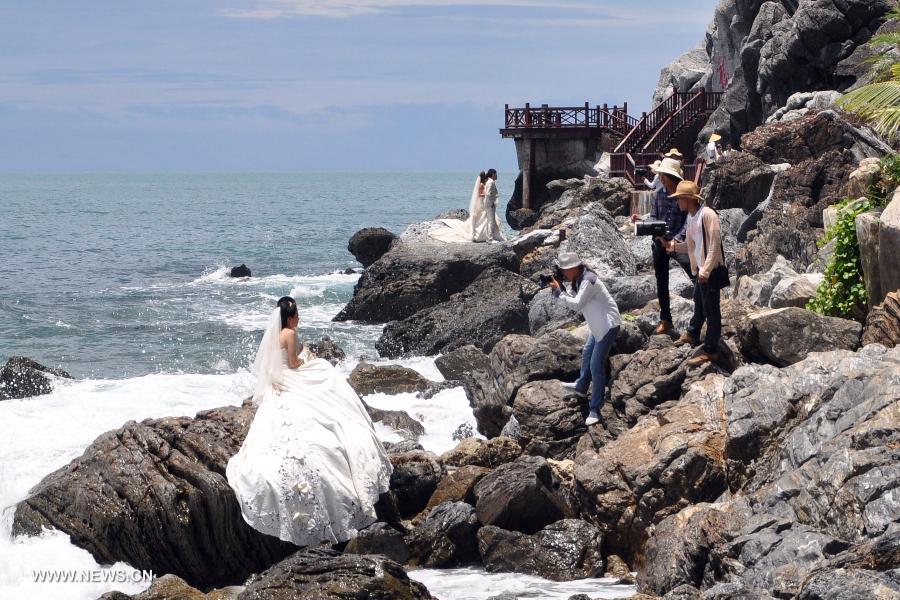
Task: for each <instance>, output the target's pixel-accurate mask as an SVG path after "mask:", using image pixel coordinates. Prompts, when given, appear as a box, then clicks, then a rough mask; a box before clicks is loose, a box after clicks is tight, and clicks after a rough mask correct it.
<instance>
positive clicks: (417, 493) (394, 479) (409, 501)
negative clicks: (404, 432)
mask: <svg viewBox="0 0 900 600" xmlns="http://www.w3.org/2000/svg"><path fill="white" fill-rule="evenodd" d="M390 459H391V464H392V465H393V466H394V472H393V473H391V492H392V493H393V494H394V497H395V498H396V499H397V508H398V509H399V511H400V515H401V516H403V517H411V516H414V515H416V514H418V513H419V512H420V511H421V510H422V509H423V508H425V505H426V504H428V499H429V498H431V495H432V494H433V493H434V490H435V488H437V485H438V482H439V481H440V480H441V476H442V470H441V465H440V463H438V461H437V460H436V459H437V457H436V456H435V455H434V454H431V453H430V452H407V453H406V454H392V455H390Z"/></svg>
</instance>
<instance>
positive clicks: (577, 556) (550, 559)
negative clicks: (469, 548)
mask: <svg viewBox="0 0 900 600" xmlns="http://www.w3.org/2000/svg"><path fill="white" fill-rule="evenodd" d="M602 545H603V538H602V535H601V534H600V530H599V529H597V528H596V527H595V526H593V525H591V524H590V523H587V522H586V521H582V520H579V519H562V520H560V521H557V522H556V523H553V524H551V525H548V526H547V527H545V528H543V529H542V530H540V531H539V532H537V533H536V534H534V535H526V534H522V533H519V532H517V531H507V530H505V529H501V528H499V527H493V526H487V527H482V528H481V529H480V530H479V532H478V547H479V551H480V552H481V559H482V561H483V563H484V568H485V569H486V570H488V571H490V572H494V573H497V572H514V573H526V574H529V575H537V576H538V577H543V578H545V579H550V580H552V581H570V580H572V579H584V578H588V577H599V576H601V574H602V573H603V555H602V553H601V547H602Z"/></svg>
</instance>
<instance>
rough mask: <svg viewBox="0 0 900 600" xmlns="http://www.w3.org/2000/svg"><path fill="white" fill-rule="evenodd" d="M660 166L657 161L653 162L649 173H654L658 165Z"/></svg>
mask: <svg viewBox="0 0 900 600" xmlns="http://www.w3.org/2000/svg"><path fill="white" fill-rule="evenodd" d="M660 164H661V163H660V161H658V160H656V161H653V164H652V165H650V172H651V173H656V169H658V168H659V165H660Z"/></svg>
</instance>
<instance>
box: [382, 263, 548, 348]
mask: <svg viewBox="0 0 900 600" xmlns="http://www.w3.org/2000/svg"><path fill="white" fill-rule="evenodd" d="M537 291H538V288H537V286H536V285H535V284H533V283H532V282H531V281H529V280H528V279H525V278H524V277H521V276H519V275H516V274H515V273H513V272H511V271H508V270H505V269H501V268H492V269H488V270H486V271H483V272H482V273H481V274H480V275H479V276H478V277H477V278H476V279H475V280H474V281H473V282H472V283H471V284H469V286H468V287H467V288H466V289H465V290H463V291H461V292H459V293H457V294H454V295H453V296H451V297H450V298H449V299H448V300H447V301H446V302H442V303H441V304H438V305H435V306H433V307H429V308H424V309H422V310H420V311H419V312H417V313H416V314H415V315H412V316H411V317H408V318H406V319H403V320H402V321H394V322H391V323H388V324H387V325H386V326H385V328H384V332H383V333H382V335H381V338H379V340H378V342H377V344H376V348H377V349H378V352H379V353H380V354H381V355H382V356H388V357H397V356H401V355H409V354H417V355H426V356H427V355H433V354H438V353H441V352H444V351H447V350H453V349H455V348H459V347H461V346H464V345H467V344H472V343H474V344H475V345H476V346H478V347H479V348H481V349H483V350H485V351H489V350H490V349H491V348H492V347H493V346H494V344H496V343H497V342H498V341H499V340H500V339H501V338H502V337H503V336H504V335H506V334H508V333H526V332H527V331H528V303H529V302H530V301H531V299H532V298H533V297H534V295H535V294H536V293H537Z"/></svg>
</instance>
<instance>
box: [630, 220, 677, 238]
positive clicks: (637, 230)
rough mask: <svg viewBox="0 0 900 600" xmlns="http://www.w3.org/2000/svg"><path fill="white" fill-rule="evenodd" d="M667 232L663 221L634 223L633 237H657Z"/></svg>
mask: <svg viewBox="0 0 900 600" xmlns="http://www.w3.org/2000/svg"><path fill="white" fill-rule="evenodd" d="M668 232H669V227H668V225H666V222H665V221H635V222H634V235H636V236H644V235H652V236H653V237H659V236H661V235H666V234H667V233H668Z"/></svg>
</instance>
